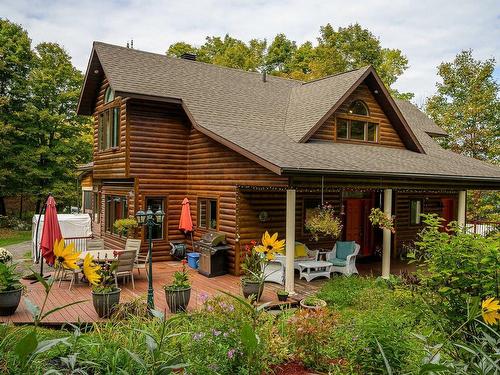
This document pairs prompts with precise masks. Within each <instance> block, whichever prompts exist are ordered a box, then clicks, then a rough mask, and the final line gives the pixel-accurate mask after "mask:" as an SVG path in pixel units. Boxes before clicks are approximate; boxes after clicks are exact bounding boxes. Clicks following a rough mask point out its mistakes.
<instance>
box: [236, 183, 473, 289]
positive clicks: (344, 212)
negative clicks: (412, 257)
mask: <svg viewBox="0 0 500 375" xmlns="http://www.w3.org/2000/svg"><path fill="white" fill-rule="evenodd" d="M290 181H291V184H290V185H291V186H288V187H287V188H281V189H280V188H276V187H264V186H263V187H255V186H252V187H250V186H240V187H239V191H238V198H237V203H238V231H239V241H240V247H242V246H244V245H245V244H246V243H248V242H249V241H251V240H258V239H259V238H260V235H261V234H262V233H263V232H264V231H266V230H268V231H269V232H278V233H279V237H280V238H285V239H286V264H285V273H286V275H285V288H286V289H287V290H288V291H289V292H291V293H294V292H296V291H297V290H295V289H296V288H295V285H296V280H297V278H295V277H293V276H292V275H293V272H294V267H293V265H294V257H295V243H296V241H297V242H302V243H305V244H306V245H307V246H308V247H309V248H310V249H318V250H320V251H321V252H327V251H330V250H331V249H332V248H333V246H334V244H335V242H336V241H334V240H332V239H327V238H325V239H321V238H320V239H319V241H317V242H316V241H312V240H311V236H310V233H308V232H307V231H306V230H305V228H304V222H305V219H306V218H307V216H308V214H309V213H310V211H311V210H313V209H315V208H317V207H318V206H319V205H320V204H323V203H327V202H328V203H329V204H330V205H332V206H333V207H334V210H335V215H337V216H338V217H339V218H340V219H341V222H342V225H343V230H342V234H341V236H340V238H339V239H338V240H340V241H354V242H356V243H357V244H359V245H360V251H359V254H358V256H357V260H356V267H357V268H358V270H359V272H360V273H361V274H370V275H373V276H382V277H384V278H387V277H389V275H390V274H391V273H393V274H399V273H400V271H401V270H402V269H408V266H407V264H406V262H403V261H401V260H400V252H401V251H404V249H405V247H406V246H407V245H408V244H410V243H411V242H413V240H414V239H415V238H416V234H417V233H418V231H419V230H420V229H421V228H422V227H423V223H422V222H421V220H420V217H419V216H420V214H421V213H436V214H437V215H439V216H440V217H443V218H445V219H446V221H447V222H449V221H453V220H457V221H458V223H459V224H460V225H464V224H465V198H466V192H465V190H462V191H459V190H450V189H449V188H446V187H444V186H433V185H429V186H428V187H420V188H419V187H417V186H408V185H407V184H401V183H400V184H399V185H397V184H395V183H387V182H386V183H382V182H380V181H379V182H378V183H377V184H373V183H372V184H370V183H369V182H367V183H364V184H361V183H360V184H359V185H354V184H346V183H345V182H344V181H337V182H334V180H333V179H331V178H330V179H326V178H324V177H321V176H320V177H319V178H318V177H316V178H315V179H314V178H310V179H309V180H307V182H308V183H304V182H305V180H302V181H300V182H298V181H297V180H295V181H294V179H293V178H291V179H290ZM416 203H418V205H417V204H416ZM415 207H418V209H417V210H415V209H414V208H415ZM372 208H379V209H381V210H382V211H383V212H384V213H385V215H387V216H388V217H392V218H393V220H394V224H395V228H396V233H395V234H393V233H391V231H390V230H388V229H380V228H377V227H374V226H372V224H371V223H370V221H369V219H368V216H369V214H370V212H371V209H372ZM414 211H415V212H414ZM410 216H416V217H417V218H418V220H416V222H413V219H412V218H411V217H410ZM398 230H399V233H398ZM410 271H411V269H410Z"/></svg>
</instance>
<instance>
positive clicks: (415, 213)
mask: <svg viewBox="0 0 500 375" xmlns="http://www.w3.org/2000/svg"><path fill="white" fill-rule="evenodd" d="M421 214H422V200H421V199H414V200H411V201H410V224H411V225H419V224H420V223H421V216H420V215H421Z"/></svg>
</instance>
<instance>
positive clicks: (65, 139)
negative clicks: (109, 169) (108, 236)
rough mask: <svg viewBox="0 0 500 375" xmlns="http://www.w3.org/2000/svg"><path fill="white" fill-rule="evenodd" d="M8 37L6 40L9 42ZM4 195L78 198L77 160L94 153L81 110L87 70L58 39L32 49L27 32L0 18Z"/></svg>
mask: <svg viewBox="0 0 500 375" xmlns="http://www.w3.org/2000/svg"><path fill="white" fill-rule="evenodd" d="M4 41H5V43H4ZM0 42H1V43H0V45H2V47H0V48H2V51H1V53H2V55H4V54H5V55H4V56H7V58H6V59H5V60H4V59H2V64H0V106H1V107H2V108H1V109H2V110H1V111H0V124H1V126H0V129H1V130H0V133H1V134H0V135H1V137H0V139H1V141H0V153H1V154H2V158H1V159H0V198H2V197H4V196H7V195H12V194H25V195H32V196H35V197H37V198H38V199H39V200H40V199H42V198H43V197H45V196H46V195H47V193H48V192H52V193H53V194H54V196H56V197H57V198H58V203H59V204H60V205H61V207H64V206H65V205H69V204H71V203H73V204H74V203H75V201H76V199H77V197H78V192H77V191H76V189H75V188H74V181H75V178H76V175H75V173H76V172H75V170H76V165H77V164H79V163H83V162H88V161H89V160H90V158H91V152H92V151H91V126H90V119H87V118H81V117H78V116H77V115H76V112H75V111H76V105H77V102H78V97H79V93H80V88H81V85H82V82H83V75H82V73H81V72H80V71H78V70H77V69H76V68H74V67H73V65H72V63H71V58H70V56H69V55H68V54H67V52H66V51H65V50H64V49H63V48H61V47H60V46H59V45H57V44H55V43H40V44H38V45H37V46H36V47H35V48H34V49H31V42H30V40H29V38H28V35H27V33H26V32H25V31H24V30H22V29H21V28H20V27H19V26H18V25H16V24H14V23H11V22H9V21H8V20H3V19H2V20H0Z"/></svg>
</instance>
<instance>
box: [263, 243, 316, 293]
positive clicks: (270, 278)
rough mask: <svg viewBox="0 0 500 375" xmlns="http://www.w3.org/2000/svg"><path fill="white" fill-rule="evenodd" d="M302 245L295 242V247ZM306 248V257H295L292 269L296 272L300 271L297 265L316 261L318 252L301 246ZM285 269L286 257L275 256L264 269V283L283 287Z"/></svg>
mask: <svg viewBox="0 0 500 375" xmlns="http://www.w3.org/2000/svg"><path fill="white" fill-rule="evenodd" d="M299 244H302V243H300V242H295V245H299ZM302 245H304V246H305V248H306V253H307V256H305V257H296V258H294V261H293V268H294V269H296V270H297V271H299V270H300V267H299V263H300V262H303V261H305V260H318V256H319V250H310V249H309V248H308V247H307V246H306V245H305V244H302ZM285 267H286V256H285V255H281V254H277V255H276V256H275V258H274V260H272V261H270V262H269V263H268V264H267V266H266V269H265V275H264V276H265V279H264V280H265V281H266V282H271V283H277V284H281V285H285Z"/></svg>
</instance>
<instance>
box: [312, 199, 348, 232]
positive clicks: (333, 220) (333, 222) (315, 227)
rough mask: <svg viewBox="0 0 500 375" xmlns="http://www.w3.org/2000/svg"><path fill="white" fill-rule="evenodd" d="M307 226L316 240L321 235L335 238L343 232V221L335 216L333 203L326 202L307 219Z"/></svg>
mask: <svg viewBox="0 0 500 375" xmlns="http://www.w3.org/2000/svg"><path fill="white" fill-rule="evenodd" d="M305 228H306V229H307V230H308V231H309V232H310V233H311V237H312V239H313V240H314V241H318V240H319V238H320V237H329V238H331V239H333V240H335V239H337V238H339V237H340V235H341V234H342V221H341V220H340V218H338V217H337V216H335V211H334V209H333V205H332V204H330V203H328V202H326V203H325V204H323V205H321V206H320V207H318V208H317V209H316V210H314V212H313V214H312V215H311V216H310V217H308V218H307V219H306V222H305Z"/></svg>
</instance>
